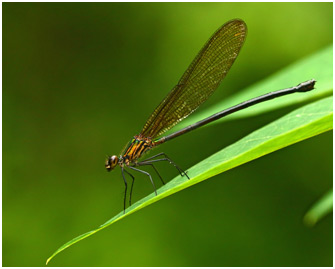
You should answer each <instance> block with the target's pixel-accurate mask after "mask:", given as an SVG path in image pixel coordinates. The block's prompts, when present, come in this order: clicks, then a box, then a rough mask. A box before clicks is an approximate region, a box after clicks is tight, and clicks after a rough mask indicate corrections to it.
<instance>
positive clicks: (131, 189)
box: [124, 169, 135, 206]
mask: <svg viewBox="0 0 335 269" xmlns="http://www.w3.org/2000/svg"><path fill="white" fill-rule="evenodd" d="M124 171H125V172H126V173H127V174H128V175H129V176H130V177H131V178H132V179H133V181H132V182H131V187H130V195H129V206H131V197H132V195H133V186H134V182H135V178H134V176H133V175H132V174H130V173H129V172H128V171H127V170H126V169H124Z"/></svg>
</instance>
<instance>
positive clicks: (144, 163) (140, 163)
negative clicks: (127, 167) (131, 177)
mask: <svg viewBox="0 0 335 269" xmlns="http://www.w3.org/2000/svg"><path fill="white" fill-rule="evenodd" d="M137 165H138V166H144V165H150V166H151V167H152V168H153V169H154V170H155V171H156V174H157V175H158V176H159V178H160V180H161V181H162V183H163V185H165V182H164V180H163V178H162V177H161V175H160V174H159V173H158V170H157V169H156V167H155V166H154V165H153V164H152V163H146V162H138V163H137Z"/></svg>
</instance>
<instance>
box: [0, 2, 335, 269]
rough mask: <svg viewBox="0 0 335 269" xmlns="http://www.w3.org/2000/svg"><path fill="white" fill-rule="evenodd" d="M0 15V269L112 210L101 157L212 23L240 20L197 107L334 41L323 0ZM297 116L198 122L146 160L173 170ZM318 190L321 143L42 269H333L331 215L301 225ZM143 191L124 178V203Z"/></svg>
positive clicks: (141, 181) (136, 124)
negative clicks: (221, 71)
mask: <svg viewBox="0 0 335 269" xmlns="http://www.w3.org/2000/svg"><path fill="white" fill-rule="evenodd" d="M2 5H3V185H2V186H3V192H2V194H3V214H2V216H3V222H2V229H3V230H2V235H3V239H2V240H3V241H2V242H3V248H2V250H3V253H2V254H3V255H2V259H3V266H43V265H44V264H45V261H46V259H47V258H48V257H49V256H50V255H51V254H52V253H53V252H54V251H55V250H56V249H57V248H58V247H60V246H61V245H62V244H63V243H65V242H67V241H68V240H70V239H72V238H74V237H75V236H77V235H80V234H82V233H84V232H87V231H89V230H91V229H93V228H95V227H97V226H99V225H100V224H102V223H104V222H105V221H107V220H108V219H109V218H111V217H112V216H114V215H115V214H117V213H118V212H120V211H121V210H122V203H123V191H124V186H123V181H122V179H121V172H120V171H119V170H116V171H114V172H113V173H107V172H106V171H105V169H104V161H105V156H106V154H119V153H120V151H121V150H122V148H123V146H124V145H125V144H126V143H127V142H128V140H129V139H131V138H132V136H133V135H135V134H137V133H138V132H139V131H140V130H141V128H142V126H143V124H144V122H145V120H146V119H147V117H148V116H149V115H150V113H151V112H152V111H153V109H154V108H155V107H156V106H157V105H158V103H159V102H160V101H161V99H162V98H163V97H164V96H165V95H166V94H167V92H168V91H169V90H170V89H171V88H172V87H173V86H174V85H175V84H176V82H177V81H178V80H179V78H180V76H181V75H182V73H183V72H184V71H185V69H186V68H187V67H188V65H189V64H190V62H191V61H192V59H193V57H194V56H195V55H196V53H197V52H198V51H199V49H200V48H201V47H202V45H203V44H204V43H205V41H206V40H207V39H208V38H209V37H210V35H211V34H212V33H213V32H214V31H215V30H216V29H217V28H218V27H219V26H221V25H222V24H223V23H225V22H226V21H228V20H230V19H233V18H242V19H243V20H245V21H246V23H247V25H248V37H247V41H246V43H245V45H244V47H243V49H242V51H241V53H240V55H239V58H238V59H237V61H236V62H235V65H234V66H233V68H232V69H231V71H230V73H229V75H228V76H227V78H226V79H225V81H224V83H223V85H221V86H220V89H219V90H218V91H217V92H216V93H215V94H214V95H213V97H212V98H210V100H209V101H208V102H207V103H206V104H205V105H204V106H203V107H208V106H210V105H212V104H215V103H216V102H218V101H219V100H221V99H222V98H224V97H225V96H228V95H231V94H233V93H234V92H237V91H238V90H240V89H243V88H244V87H246V86H248V85H251V84H253V83H254V82H257V81H259V80H261V79H263V78H265V77H267V76H268V75H271V74H273V73H274V72H276V71H278V70H280V69H281V68H284V67H285V66H288V65H289V64H291V63H293V62H295V61H297V60H299V59H302V58H304V57H306V56H308V55H310V54H312V53H315V52H317V51H318V50H320V49H322V48H324V47H326V46H327V45H330V44H332V40H333V37H332V34H333V29H332V25H333V14H332V10H333V7H332V3H3V4H2ZM271 90H276V89H271ZM295 108H296V107H290V108H285V109H280V110H276V111H273V112H271V113H267V114H264V115H261V116H257V117H251V118H248V119H243V120H235V121H227V122H225V123H222V124H216V125H212V126H208V127H207V128H202V129H200V130H197V131H195V132H193V133H190V134H188V135H185V136H183V137H180V138H178V139H176V140H174V141H171V142H170V143H167V144H164V145H162V146H161V147H160V149H159V151H165V152H166V153H168V155H169V156H172V157H173V159H174V160H175V162H176V163H178V164H179V165H180V166H182V167H183V168H184V169H187V168H188V167H190V166H192V165H194V164H196V163H197V162H199V161H201V160H202V159H204V158H206V157H208V156H210V155H211V154H213V153H215V152H217V151H218V150H220V149H222V148H223V147H225V146H227V145H229V144H231V143H233V142H235V141H237V140H239V139H240V138H242V137H244V136H245V135H247V134H249V133H250V132H252V131H253V130H256V129H258V128H260V127H262V126H264V125H265V124H267V123H269V122H271V121H273V120H275V119H277V118H278V117H280V116H282V115H285V114H286V113H288V112H290V111H291V110H293V109H295ZM199 141H201V142H202V143H199ZM195 145H196V147H195ZM155 152H156V153H158V150H155V151H154V152H153V153H155ZM159 169H160V171H161V174H162V175H164V178H165V179H172V178H173V177H174V176H175V175H176V171H175V169H173V168H171V167H170V166H169V165H166V164H161V165H159ZM157 182H159V181H157ZM157 184H159V183H157ZM331 187H332V132H328V133H325V134H322V135H319V136H317V137H314V138H311V139H309V140H307V141H303V142H300V143H298V144H295V145H293V146H290V147H288V148H285V149H282V150H280V151H278V152H275V153H273V154H270V155H268V156H265V157H262V158H260V159H258V160H255V161H253V162H250V163H247V164H245V165H243V166H240V167H238V168H236V169H233V170H231V171H228V172H226V173H223V174H221V175H218V176H215V177H214V178H211V179H210V180H207V181H205V182H202V183H201V184H198V185H196V186H193V187H192V188H189V189H186V190H184V191H182V192H179V193H177V194H175V195H173V196H170V197H168V198H167V199H163V200H161V201H159V202H158V203H155V204H153V205H151V206H149V207H147V208H145V209H144V210H141V211H139V212H137V213H136V214H133V215H131V216H129V217H127V218H125V219H123V220H122V221H119V222H117V223H115V224H113V225H112V226H110V227H109V228H107V229H105V230H103V231H101V232H99V233H97V234H96V235H94V236H92V237H89V238H88V239H85V240H83V241H81V242H80V243H78V244H76V245H74V246H72V247H71V248H69V249H67V250H66V251H64V252H63V253H61V254H60V255H59V256H57V257H56V258H55V259H54V260H52V261H51V263H50V266H331V265H332V253H333V249H332V224H333V222H332V216H331V215H328V216H327V217H326V218H324V219H323V220H322V221H321V222H320V223H318V224H317V225H316V226H315V227H313V228H309V227H306V226H305V225H304V224H303V222H302V218H303V215H304V214H305V212H306V210H308V208H309V207H310V206H311V205H312V204H313V202H315V201H316V200H317V199H318V198H320V197H321V196H322V195H323V194H324V193H325V192H327V191H328V190H329V189H330V188H331ZM151 192H152V187H151V185H150V183H149V181H148V180H147V179H146V178H145V177H141V176H138V180H137V184H136V185H135V190H134V200H138V199H140V198H142V197H144V196H146V195H147V194H149V193H151Z"/></svg>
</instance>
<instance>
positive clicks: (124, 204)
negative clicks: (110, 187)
mask: <svg viewBox="0 0 335 269" xmlns="http://www.w3.org/2000/svg"><path fill="white" fill-rule="evenodd" d="M123 170H124V168H123V167H121V173H122V177H123V181H124V185H125V190H124V198H123V214H125V213H126V198H127V180H126V177H125V176H124V172H123Z"/></svg>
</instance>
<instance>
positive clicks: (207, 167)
mask: <svg viewBox="0 0 335 269" xmlns="http://www.w3.org/2000/svg"><path fill="white" fill-rule="evenodd" d="M332 104H333V102H332V97H328V98H324V99H322V100H319V101H316V102H314V103H312V104H309V105H307V106H304V107H302V108H299V109H297V110H295V111H293V112H291V113H289V114H287V115H285V116H284V117H282V118H280V119H278V120H276V121H274V122H272V123H270V124H269V125H267V126H265V127H263V128H260V129H259V130H257V131H255V132H253V133H251V134H249V135H248V136H246V137H244V138H242V139H241V140H239V141H237V142H236V143H234V144H232V145H230V146H228V147H227V148H225V149H223V150H221V151H219V152H217V153H215V154H213V155H212V156H210V157H208V158H207V159H205V160H203V161H201V162H200V163H198V164H196V165H195V166H193V167H192V168H190V169H189V170H188V172H189V175H190V177H191V179H190V180H187V179H185V178H182V177H180V176H178V177H176V178H175V179H173V180H171V181H170V182H168V183H167V184H166V185H164V186H163V187H161V188H160V189H159V190H157V192H158V195H157V196H155V195H154V193H152V194H150V195H148V196H147V197H145V198H143V199H141V200H140V201H138V202H136V203H135V204H133V205H132V206H131V207H129V208H128V209H127V210H126V213H125V214H123V212H120V213H119V214H117V215H116V216H114V217H113V218H111V219H110V220H108V221H107V222H106V223H104V224H102V225H101V226H99V227H98V228H97V229H95V230H92V231H90V232H87V233H85V234H83V235H80V236H78V237H76V238H74V239H72V240H71V241H69V242H67V243H65V244H64V245H63V246H61V247H60V248H59V249H58V250H57V251H56V252H55V253H53V255H52V256H51V257H50V258H49V259H48V260H47V263H48V262H49V261H50V260H51V259H52V258H53V257H54V256H56V255H57V254H58V253H60V252H61V251H63V250H64V249H66V248H68V247H70V246H71V245H73V244H75V243H77V242H79V241H80V240H82V239H84V238H86V237H88V236H90V235H92V234H94V233H96V232H98V231H100V230H102V229H104V228H106V227H108V226H109V225H111V224H112V223H114V222H116V221H118V220H121V219H122V218H124V217H126V216H127V215H130V214H132V213H134V212H136V211H138V210H140V209H141V208H144V207H146V206H148V205H150V204H152V203H154V202H156V201H158V200H160V199H163V198H164V197H167V196H169V195H171V194H173V193H176V192H178V191H180V190H182V189H185V188H187V187H190V186H192V185H194V184H197V183H199V182H201V181H203V180H205V179H208V178H210V177H212V176H214V175H217V174H219V173H222V172H224V171H227V170H229V169H232V168H234V167H236V166H238V165H241V164H244V163H246V162H248V161H251V160H254V159H257V158H259V157H261V156H264V155H266V154H269V153H271V152H273V151H275V150H278V149H281V148H283V147H286V146H289V145H291V144H294V143H297V142H299V141H302V140H304V139H307V138H310V137H312V136H315V135H318V134H320V133H323V132H326V131H329V130H331V129H332V128H333V121H332V115H333V107H332Z"/></svg>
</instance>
